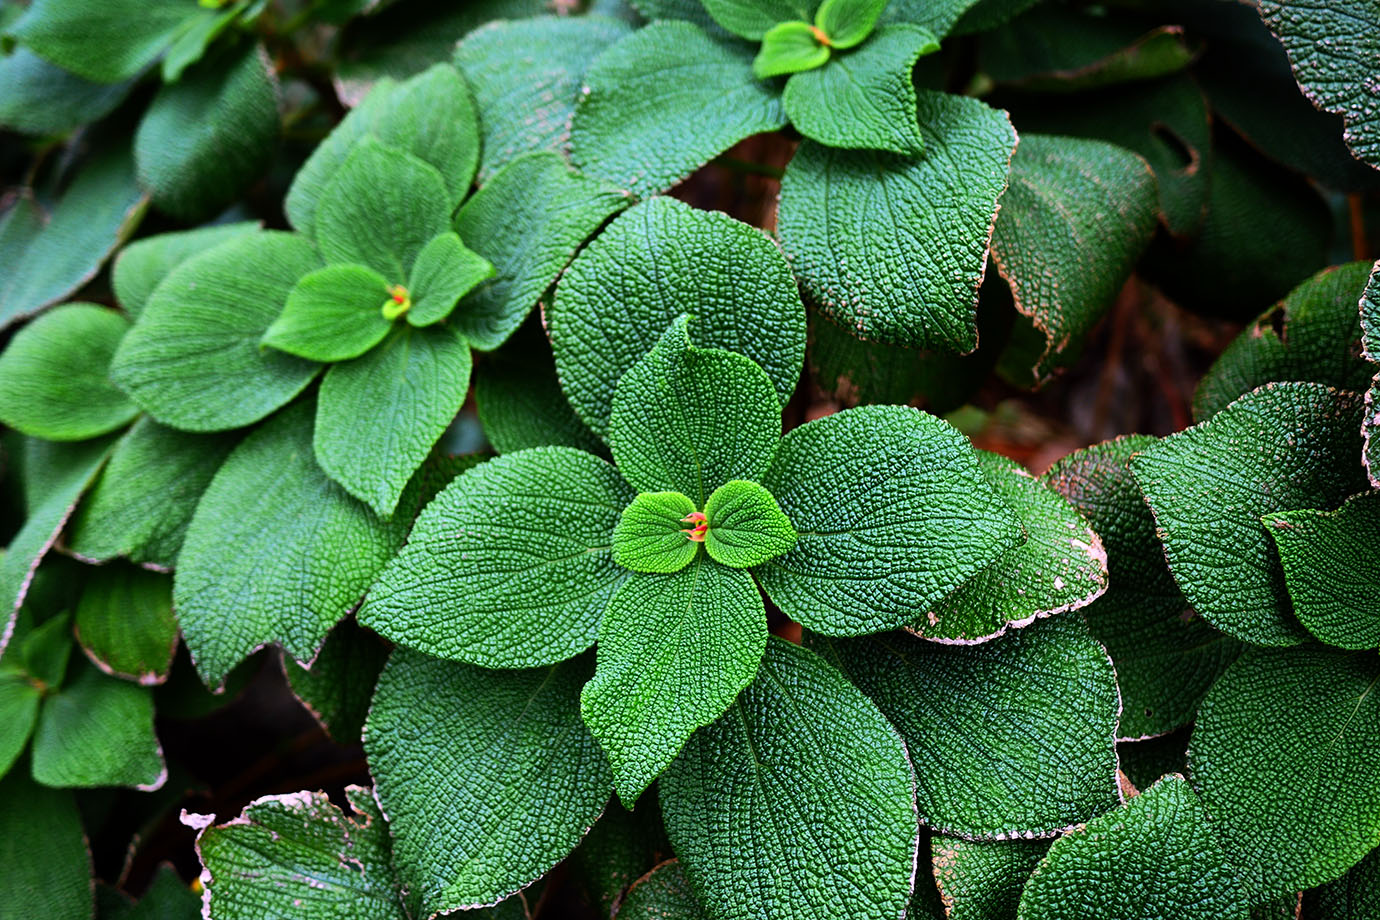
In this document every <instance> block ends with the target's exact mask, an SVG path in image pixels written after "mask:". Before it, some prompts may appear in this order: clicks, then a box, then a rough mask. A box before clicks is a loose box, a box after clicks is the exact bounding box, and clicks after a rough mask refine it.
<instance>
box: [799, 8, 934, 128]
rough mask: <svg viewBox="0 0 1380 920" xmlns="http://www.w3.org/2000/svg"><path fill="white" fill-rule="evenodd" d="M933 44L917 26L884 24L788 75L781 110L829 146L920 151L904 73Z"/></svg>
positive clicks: (908, 82) (911, 90) (913, 103)
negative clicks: (858, 43) (863, 39)
mask: <svg viewBox="0 0 1380 920" xmlns="http://www.w3.org/2000/svg"><path fill="white" fill-rule="evenodd" d="M823 9H824V7H820V10H821V11H823ZM824 50H825V52H826V53H827V51H828V49H827V48H826V49H824ZM938 50H939V42H938V41H937V40H936V39H935V37H934V36H933V35H932V34H931V33H929V32H927V31H925V30H924V29H922V28H920V27H919V26H911V25H894V26H886V27H885V28H883V29H882V30H881V31H879V32H878V33H877V34H876V35H875V36H874V37H873V38H872V39H871V40H869V41H868V43H867V44H866V45H864V46H863V47H861V48H859V49H858V50H856V51H853V52H850V53H848V54H836V55H834V56H833V57H832V58H830V59H829V62H828V63H827V64H824V65H823V66H822V67H818V68H817V69H814V70H809V71H807V72H805V73H800V74H796V75H795V76H794V77H791V79H790V81H789V82H788V83H787V84H786V91H785V93H784V94H783V96H782V101H783V102H784V104H785V106H786V114H787V115H788V116H790V119H791V124H793V125H795V128H796V130H797V131H799V132H800V133H801V134H803V135H805V136H806V137H808V138H810V139H811V140H813V141H818V142H819V143H821V144H826V145H828V146H830V147H849V148H857V149H862V150H886V151H890V152H892V153H900V154H910V155H918V154H920V153H923V152H924V150H925V139H924V137H923V136H922V134H921V131H920V126H919V124H918V123H917V122H916V120H915V106H916V95H915V84H914V83H912V82H911V76H910V75H911V70H912V69H913V68H914V67H915V62H916V61H918V60H919V59H920V58H921V56H922V55H926V54H930V53H932V52H934V51H938Z"/></svg>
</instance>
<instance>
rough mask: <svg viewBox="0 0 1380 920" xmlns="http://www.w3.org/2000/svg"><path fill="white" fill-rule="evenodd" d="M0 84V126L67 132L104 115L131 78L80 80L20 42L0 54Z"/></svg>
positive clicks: (126, 90)
mask: <svg viewBox="0 0 1380 920" xmlns="http://www.w3.org/2000/svg"><path fill="white" fill-rule="evenodd" d="M10 9H16V10H17V9H18V7H13V6H12V7H10ZM0 83H3V84H4V86H5V90H6V91H5V95H4V96H3V97H0V125H3V126H4V127H6V128H9V129H11V130H13V131H19V132H21V133H24V134H66V133H68V132H69V131H72V130H73V129H75V128H78V127H80V126H82V125H84V124H87V123H88V122H93V121H96V120H98V119H100V118H101V117H103V116H105V115H106V114H108V113H109V112H110V110H111V109H113V108H115V107H116V106H118V105H119V104H120V103H121V102H122V101H124V98H125V97H126V96H127V95H129V91H130V84H129V83H93V82H91V81H90V80H84V79H82V78H81V77H79V76H77V75H76V74H74V73H69V72H67V71H65V70H63V69H62V68H61V67H58V66H57V65H56V64H51V63H49V62H48V61H45V60H44V59H43V58H41V57H39V56H38V55H36V54H34V53H33V52H32V51H30V50H29V49H28V48H24V47H19V48H15V49H14V50H13V51H12V52H10V53H9V54H6V55H4V56H0Z"/></svg>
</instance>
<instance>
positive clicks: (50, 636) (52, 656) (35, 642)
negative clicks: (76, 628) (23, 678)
mask: <svg viewBox="0 0 1380 920" xmlns="http://www.w3.org/2000/svg"><path fill="white" fill-rule="evenodd" d="M21 636H22V638H23V643H22V644H21V646H20V648H19V652H20V657H21V659H22V661H23V662H24V665H23V667H24V671H25V673H27V674H28V676H29V677H30V678H32V679H33V680H35V681H37V682H38V683H39V684H41V685H42V686H43V689H44V690H45V691H47V690H50V689H56V688H57V687H58V686H59V685H61V684H62V682H63V680H64V679H65V677H66V675H67V662H68V661H69V660H70V659H71V657H72V624H71V618H70V617H69V616H68V615H67V612H66V611H63V612H62V613H60V614H58V615H57V616H54V617H52V618H51V619H49V620H46V621H45V622H43V623H41V624H40V625H38V626H37V627H35V628H34V629H32V630H30V631H28V632H26V633H22V634H21Z"/></svg>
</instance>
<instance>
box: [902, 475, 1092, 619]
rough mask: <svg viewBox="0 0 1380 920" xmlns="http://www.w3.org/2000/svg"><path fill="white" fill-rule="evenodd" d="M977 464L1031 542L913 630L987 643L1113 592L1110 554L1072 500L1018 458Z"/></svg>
mask: <svg viewBox="0 0 1380 920" xmlns="http://www.w3.org/2000/svg"><path fill="white" fill-rule="evenodd" d="M977 461H978V468H979V469H980V470H981V471H982V474H983V476H984V477H985V478H986V479H987V481H988V482H989V483H990V484H991V485H992V488H994V489H995V490H996V492H997V494H998V495H999V496H1001V499H1002V501H1004V502H1006V504H1007V505H1009V506H1010V507H1011V508H1012V510H1014V511H1015V512H1016V515H1017V517H1018V518H1019V519H1020V522H1021V526H1022V528H1023V529H1024V530H1025V535H1026V539H1025V542H1024V543H1022V544H1020V545H1019V546H1016V547H1013V548H1012V549H1009V550H1007V551H1006V552H1005V553H1003V554H1002V555H1001V557H1000V558H998V559H997V560H996V561H995V562H993V563H992V564H990V565H989V566H987V568H985V569H983V570H982V571H981V572H978V573H977V574H976V575H974V576H973V577H972V578H970V579H969V580H968V581H966V582H964V583H963V585H962V586H961V587H959V589H958V590H957V591H955V592H953V593H952V594H950V595H949V596H948V597H946V598H944V599H943V600H942V601H940V602H939V603H938V604H937V605H935V606H934V607H932V608H931V609H930V610H929V611H928V612H927V613H926V614H925V615H924V616H923V617H921V618H919V619H917V620H915V622H914V623H912V624H911V625H909V626H907V627H906V628H907V629H909V630H910V631H911V632H913V633H915V634H916V635H917V636H923V637H924V638H926V639H938V640H941V641H954V642H980V641H982V640H984V639H991V638H993V637H995V636H999V635H1001V634H1002V633H1004V632H1006V631H1007V630H1008V629H1011V628H1013V627H1014V628H1017V629H1019V628H1020V627H1022V626H1028V625H1030V624H1031V623H1032V622H1034V621H1035V620H1036V619H1037V618H1039V617H1047V616H1050V615H1052V614H1056V613H1065V612H1067V611H1070V610H1078V609H1080V608H1082V607H1086V606H1087V605H1088V604H1091V603H1093V602H1094V601H1095V600H1097V598H1099V597H1101V596H1102V594H1103V592H1104V591H1106V590H1107V551H1106V549H1105V548H1104V547H1103V545H1102V540H1101V539H1100V538H1099V537H1098V535H1097V534H1096V533H1095V532H1094V531H1093V529H1092V528H1091V527H1089V526H1088V522H1087V521H1085V520H1083V518H1082V516H1081V515H1080V514H1079V513H1078V510H1077V509H1076V508H1075V507H1074V506H1073V505H1072V504H1071V503H1070V502H1069V501H1068V500H1067V499H1065V498H1064V497H1063V496H1061V495H1060V494H1059V493H1058V492H1056V491H1055V490H1054V489H1052V488H1050V487H1049V486H1047V485H1045V484H1043V483H1041V482H1040V481H1039V480H1038V479H1036V478H1035V477H1033V476H1031V475H1030V474H1029V473H1028V472H1026V470H1025V468H1024V467H1022V466H1021V465H1020V464H1019V463H1017V462H1016V461H1014V460H1009V459H1007V458H1006V457H1002V456H1000V455H998V454H993V453H989V452H988V451H978V452H977Z"/></svg>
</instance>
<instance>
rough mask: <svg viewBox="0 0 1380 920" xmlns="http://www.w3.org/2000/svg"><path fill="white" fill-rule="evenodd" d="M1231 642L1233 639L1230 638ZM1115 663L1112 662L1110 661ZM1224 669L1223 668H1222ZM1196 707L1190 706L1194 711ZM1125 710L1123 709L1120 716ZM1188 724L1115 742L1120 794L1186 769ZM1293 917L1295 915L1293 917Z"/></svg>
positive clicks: (1186, 770)
mask: <svg viewBox="0 0 1380 920" xmlns="http://www.w3.org/2000/svg"><path fill="white" fill-rule="evenodd" d="M1233 641H1234V640H1233ZM1113 664H1115V662H1113ZM1224 670H1225V669H1224ZM1196 713H1197V707H1196V706H1195V707H1194V714H1195V715H1196ZM1124 714H1125V713H1124V712H1123V715H1124ZM1191 730H1192V726H1191V725H1186V726H1183V727H1181V728H1178V729H1175V730H1174V731H1172V732H1170V733H1169V734H1167V735H1157V736H1155V737H1153V738H1140V739H1136V740H1134V741H1118V742H1117V745H1116V754H1117V759H1118V760H1119V761H1120V763H1119V767H1120V769H1121V773H1122V776H1124V777H1125V779H1124V780H1120V778H1118V779H1119V780H1120V781H1121V786H1122V793H1123V795H1124V794H1127V793H1128V792H1129V790H1128V789H1127V788H1126V783H1130V784H1131V786H1132V787H1134V788H1139V789H1148V788H1149V787H1150V786H1153V785H1154V784H1155V782H1156V781H1157V780H1158V779H1159V778H1160V777H1162V776H1165V775H1167V774H1170V773H1179V774H1186V773H1187V772H1188V737H1189V734H1190V732H1191ZM1295 920H1297V918H1295Z"/></svg>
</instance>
